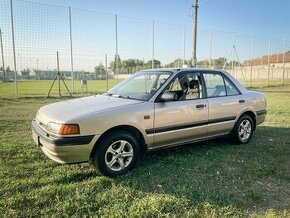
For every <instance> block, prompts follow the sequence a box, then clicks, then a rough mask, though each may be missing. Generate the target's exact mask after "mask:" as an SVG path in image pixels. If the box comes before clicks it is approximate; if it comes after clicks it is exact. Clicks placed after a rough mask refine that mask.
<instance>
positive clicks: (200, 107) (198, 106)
mask: <svg viewBox="0 0 290 218" xmlns="http://www.w3.org/2000/svg"><path fill="white" fill-rule="evenodd" d="M195 107H196V108H197V109H202V108H204V107H206V104H197V105H196V106H195Z"/></svg>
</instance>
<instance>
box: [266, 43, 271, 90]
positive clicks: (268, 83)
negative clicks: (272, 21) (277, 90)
mask: <svg viewBox="0 0 290 218" xmlns="http://www.w3.org/2000/svg"><path fill="white" fill-rule="evenodd" d="M270 52H271V39H270V38H269V43H268V78H267V85H268V86H269V85H270Z"/></svg>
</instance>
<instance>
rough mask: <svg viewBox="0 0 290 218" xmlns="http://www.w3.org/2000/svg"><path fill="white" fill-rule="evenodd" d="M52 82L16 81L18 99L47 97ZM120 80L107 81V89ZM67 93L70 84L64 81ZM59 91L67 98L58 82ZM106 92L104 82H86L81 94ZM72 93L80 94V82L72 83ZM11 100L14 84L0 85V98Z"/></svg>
mask: <svg viewBox="0 0 290 218" xmlns="http://www.w3.org/2000/svg"><path fill="white" fill-rule="evenodd" d="M52 82H53V81H52V80H24V81H18V93H19V97H39V96H47V94H48V91H49V89H50V87H51V85H52ZM118 82H121V80H118V81H117V80H109V81H108V88H109V89H110V88H111V87H113V86H114V85H116V84H117V83H118ZM65 84H66V86H67V87H68V89H69V91H72V82H71V81H70V80H66V81H65ZM60 89H61V94H62V96H69V93H68V92H67V90H66V88H65V85H64V83H63V82H62V81H61V82H60ZM106 90H107V84H106V81H105V80H88V83H87V87H84V86H83V94H85V92H87V93H103V92H105V91H106ZM74 92H75V94H76V95H80V94H81V93H82V90H81V83H80V81H78V80H76V81H74ZM51 96H58V81H56V82H55V83H54V85H53V87H52V90H51ZM1 97H2V98H3V97H4V98H12V97H15V83H14V82H8V83H0V98H1Z"/></svg>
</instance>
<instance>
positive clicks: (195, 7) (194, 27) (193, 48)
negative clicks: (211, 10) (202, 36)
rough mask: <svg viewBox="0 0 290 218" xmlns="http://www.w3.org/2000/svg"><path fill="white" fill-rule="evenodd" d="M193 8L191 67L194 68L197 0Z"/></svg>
mask: <svg viewBox="0 0 290 218" xmlns="http://www.w3.org/2000/svg"><path fill="white" fill-rule="evenodd" d="M192 7H193V8H194V13H193V14H192V18H193V30H192V66H193V67H196V62H197V61H196V40H197V10H198V0H195V3H194V4H193V5H192Z"/></svg>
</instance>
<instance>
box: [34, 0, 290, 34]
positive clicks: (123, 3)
mask: <svg viewBox="0 0 290 218" xmlns="http://www.w3.org/2000/svg"><path fill="white" fill-rule="evenodd" d="M32 1H35V2H42V3H49V4H55V5H63V6H71V7H76V8H80V9H85V10H92V11H99V12H105V13H111V14H120V15H125V16H130V17H137V18H145V19H155V20H159V21H163V22H168V23H177V24H188V25H190V24H191V22H192V19H191V17H190V16H189V14H190V13H191V11H190V10H191V5H192V4H193V0H142V1H140V0H82V1H80V0H49V1H47V0H32ZM199 4H200V7H199V16H198V20H199V27H200V28H201V29H203V28H204V29H209V28H213V29H219V30H224V31H235V32H239V33H245V34H249V35H252V34H254V35H257V36H261V37H272V38H278V39H283V33H284V31H287V32H290V23H289V20H290V13H289V8H290V1H289V0H199Z"/></svg>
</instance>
